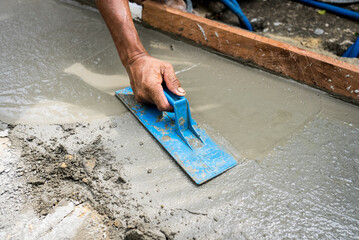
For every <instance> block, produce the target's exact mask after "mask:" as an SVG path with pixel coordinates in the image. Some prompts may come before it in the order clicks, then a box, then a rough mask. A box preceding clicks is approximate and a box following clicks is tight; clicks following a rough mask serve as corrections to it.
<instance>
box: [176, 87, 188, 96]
mask: <svg viewBox="0 0 359 240" xmlns="http://www.w3.org/2000/svg"><path fill="white" fill-rule="evenodd" d="M177 91H178V92H179V93H182V94H184V93H186V91H185V90H184V89H183V88H181V87H178V88H177Z"/></svg>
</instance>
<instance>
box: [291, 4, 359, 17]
mask: <svg viewBox="0 0 359 240" xmlns="http://www.w3.org/2000/svg"><path fill="white" fill-rule="evenodd" d="M295 1H297V2H301V3H305V4H308V5H311V6H314V7H317V8H320V9H324V10H327V11H329V12H333V13H336V14H338V15H342V16H345V17H348V18H351V19H354V20H359V13H358V12H354V11H351V10H348V9H345V8H341V7H337V6H334V5H331V4H328V3H322V2H317V1H313V0H295Z"/></svg>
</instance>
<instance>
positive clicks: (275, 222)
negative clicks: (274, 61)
mask: <svg viewBox="0 0 359 240" xmlns="http://www.w3.org/2000/svg"><path fill="white" fill-rule="evenodd" d="M6 2H8V3H9V5H4V6H5V7H4V8H0V13H1V14H0V16H2V17H0V19H1V21H0V29H1V32H2V34H1V35H0V39H1V42H2V43H4V44H2V45H0V50H1V52H2V56H3V58H1V60H0V66H1V70H0V86H1V89H2V91H1V93H0V99H1V101H0V119H1V120H3V121H5V122H9V123H16V124H10V125H7V124H3V123H1V124H0V130H1V131H0V136H1V137H0V140H1V142H0V144H1V145H0V146H1V148H0V149H1V161H0V180H1V181H0V205H1V208H0V210H1V215H0V219H1V221H0V238H3V237H4V238H5V239H6V236H8V235H9V234H10V235H11V234H12V233H14V229H17V228H15V226H16V224H17V223H18V224H19V226H20V228H21V226H24V225H23V223H24V222H23V221H22V220H21V218H22V217H24V218H25V216H26V214H28V213H29V211H30V213H31V214H30V215H31V217H30V218H29V221H31V222H34V223H35V224H34V225H33V226H42V225H43V223H44V220H45V219H46V218H47V217H48V218H50V219H53V218H55V216H56V212H57V211H60V209H61V208H60V207H62V206H71V204H73V203H76V204H78V206H80V207H79V209H80V210H81V209H82V207H87V206H89V209H91V210H90V212H91V213H95V215H96V216H100V217H99V218H98V220H96V221H95V223H99V225H101V226H104V229H103V231H102V232H101V231H100V233H101V234H107V235H106V236H108V238H110V239H118V238H125V237H128V238H129V239H131V238H135V239H136V238H140V239H166V238H167V239H188V238H194V237H196V238H197V239H248V238H250V239H261V238H264V239H273V238H274V239H276V238H299V239H301V238H312V237H313V238H322V239H325V238H343V239H351V238H355V237H356V236H358V234H359V230H358V228H359V226H358V222H359V218H358V216H359V214H358V212H357V210H358V209H359V206H358V201H357V199H358V197H359V190H358V189H359V186H358V182H359V181H358V179H357V176H358V171H357V169H358V164H359V151H358V148H357V146H358V144H359V142H358V135H359V121H358V119H359V108H358V107H357V106H352V105H350V104H346V103H343V102H341V101H338V100H336V99H333V98H330V97H328V96H327V95H326V94H323V93H322V92H319V91H316V90H313V89H311V88H308V87H305V86H303V85H300V84H298V83H295V82H293V81H290V80H285V79H280V78H278V77H277V76H274V75H271V74H268V73H266V72H262V71H259V70H257V69H253V68H250V67H246V66H243V65H240V64H238V63H236V62H233V61H230V60H228V59H224V58H222V57H220V56H217V55H215V54H211V53H208V52H206V51H204V50H201V49H199V48H196V47H193V46H190V45H187V44H185V43H182V42H179V41H177V40H174V39H171V38H169V37H167V36H165V35H163V34H160V33H158V32H155V31H152V30H149V29H145V28H143V27H142V26H140V25H138V26H137V28H138V31H139V34H140V36H141V39H142V41H143V43H144V45H145V47H146V49H147V50H148V51H149V52H150V54H151V55H153V56H155V57H157V58H160V59H162V60H165V61H168V62H170V63H172V64H173V66H174V68H175V71H176V72H177V76H178V77H179V79H180V80H181V82H182V84H183V86H184V88H185V89H186V90H187V93H188V94H187V97H188V99H189V101H190V105H191V107H192V113H193V117H194V118H195V119H196V121H197V122H199V123H200V124H202V125H203V126H205V127H206V129H208V131H209V133H210V134H213V135H216V136H218V137H219V139H220V140H221V139H222V142H223V143H225V144H228V145H230V147H232V148H233V149H234V150H235V152H236V153H237V158H238V161H239V165H238V166H237V167H235V168H233V169H231V170H230V171H228V172H226V173H225V174H223V175H221V176H219V177H218V178H215V179H214V180H212V181H210V182H208V183H206V184H205V185H203V186H200V187H198V186H196V185H195V184H194V183H193V182H191V181H190V179H189V178H188V177H187V176H186V174H185V173H184V172H183V171H182V170H181V169H180V168H179V166H178V165H176V163H175V162H174V161H173V160H172V159H171V158H170V157H169V156H168V154H167V153H166V152H165V151H164V150H163V149H162V148H161V147H160V146H159V145H158V144H157V142H155V141H154V139H153V138H152V137H151V135H150V134H149V133H148V132H147V131H146V130H145V129H144V128H143V127H142V126H141V124H140V123H138V121H137V120H136V119H135V118H134V117H133V116H132V115H131V114H130V113H128V112H127V110H126V108H125V107H124V106H122V104H121V103H120V102H119V101H118V100H117V99H115V97H114V96H113V93H114V91H115V90H116V89H118V88H120V87H123V86H127V85H128V78H127V75H126V73H125V71H124V69H123V67H121V65H120V61H119V59H118V56H117V53H116V50H115V48H114V46H113V43H112V40H111V38H110V35H109V33H108V31H107V29H106V26H105V25H104V23H103V22H102V20H101V17H100V15H99V14H98V13H97V12H94V11H89V10H87V9H82V8H79V7H77V6H72V5H69V4H66V3H64V2H59V1H52V0H48V1H45V2H43V1H39V0H30V1H23V2H21V1H20V2H16V3H15V2H13V1H6ZM6 6H8V7H6ZM50 13H51V14H50ZM34 23H36V24H34ZM23 39H26V41H24V40H23ZM65 123H66V124H65ZM63 200H64V201H65V203H66V204H64V205H62V203H63ZM60 203H61V204H60ZM27 208H30V210H29V211H25V210H26V209H27ZM80 210H79V211H80ZM81 211H82V210H81ZM60 212H61V211H60ZM23 214H25V215H23ZM54 214H55V215H54ZM15 216H16V217H15ZM69 216H70V215H69ZM86 216H87V215H86ZM7 219H10V220H9V221H7ZM69 219H70V220H71V219H75V218H71V217H69ZM85 222H86V221H85ZM95 225H96V224H95ZM63 226H65V225H63ZM66 226H67V227H66ZM66 226H65V227H64V228H62V227H61V226H60V225H56V226H55V228H52V229H56V227H58V228H57V229H58V230H59V231H61V230H65V229H66V228H68V226H69V225H66ZM85 230H86V229H85ZM49 231H50V232H47V233H46V234H52V231H53V230H51V229H50V230H49ZM56 231H57V230H56ZM82 231H84V229H83V228H82V227H81V226H78V227H76V228H75V226H74V227H73V229H71V231H69V235H66V236H67V237H69V238H73V239H79V238H77V237H78V235H77V234H81V232H82ZM15 232H16V231H15ZM54 233H55V232H54ZM74 234H75V235H76V236H74ZM36 236H37V235H36ZM48 236H50V235H48ZM31 237H35V235H34V234H33V235H29V238H31ZM99 238H100V237H99ZM80 239H81V238H80Z"/></svg>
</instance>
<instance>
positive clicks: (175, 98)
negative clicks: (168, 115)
mask: <svg viewBox="0 0 359 240" xmlns="http://www.w3.org/2000/svg"><path fill="white" fill-rule="evenodd" d="M163 91H164V92H165V96H166V98H167V100H168V102H169V103H170V104H171V106H172V107H175V106H174V105H176V103H177V102H178V101H180V100H182V101H183V99H184V100H185V101H187V99H186V98H185V97H182V96H177V95H175V94H173V93H172V92H171V91H170V90H169V89H168V88H166V87H164V88H163Z"/></svg>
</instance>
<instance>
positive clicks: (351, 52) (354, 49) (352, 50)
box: [343, 37, 359, 58]
mask: <svg viewBox="0 0 359 240" xmlns="http://www.w3.org/2000/svg"><path fill="white" fill-rule="evenodd" d="M358 55H359V37H358V38H357V40H356V41H355V43H354V44H353V45H351V46H350V47H349V48H348V50H347V51H346V52H345V53H344V54H343V57H348V58H356V57H358Z"/></svg>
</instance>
